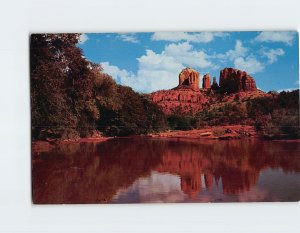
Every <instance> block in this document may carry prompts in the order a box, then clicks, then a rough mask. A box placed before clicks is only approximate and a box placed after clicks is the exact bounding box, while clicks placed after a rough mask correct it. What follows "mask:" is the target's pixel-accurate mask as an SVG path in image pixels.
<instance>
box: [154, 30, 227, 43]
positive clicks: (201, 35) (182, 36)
mask: <svg viewBox="0 0 300 233" xmlns="http://www.w3.org/2000/svg"><path fill="white" fill-rule="evenodd" d="M228 35H229V34H228V33H224V32H198V33H188V32H155V33H153V35H152V37H151V39H152V40H164V41H172V42H179V41H188V42H195V43H208V42H210V41H212V40H213V39H214V38H215V37H225V36H228Z"/></svg>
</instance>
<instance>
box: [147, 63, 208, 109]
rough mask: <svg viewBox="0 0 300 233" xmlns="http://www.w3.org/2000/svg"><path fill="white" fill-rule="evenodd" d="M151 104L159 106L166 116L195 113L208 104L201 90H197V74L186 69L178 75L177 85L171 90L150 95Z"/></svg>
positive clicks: (192, 70)
mask: <svg viewBox="0 0 300 233" xmlns="http://www.w3.org/2000/svg"><path fill="white" fill-rule="evenodd" d="M150 98H151V99H152V101H153V102H155V103H157V104H158V105H160V106H161V107H162V109H163V111H164V112H165V113H166V114H172V113H178V112H191V113H195V112H198V111H200V110H201V109H202V106H203V104H205V103H207V102H208V99H207V97H206V95H205V94H204V92H203V90H200V88H199V72H198V71H196V70H194V69H191V68H186V69H183V70H182V71H181V72H180V74H179V85H178V86H177V87H175V88H173V89H171V90H162V91H157V92H153V93H151V94H150Z"/></svg>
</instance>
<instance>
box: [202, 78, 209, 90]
mask: <svg viewBox="0 0 300 233" xmlns="http://www.w3.org/2000/svg"><path fill="white" fill-rule="evenodd" d="M202 87H203V89H209V88H210V76H209V74H205V75H204V76H203V80H202Z"/></svg>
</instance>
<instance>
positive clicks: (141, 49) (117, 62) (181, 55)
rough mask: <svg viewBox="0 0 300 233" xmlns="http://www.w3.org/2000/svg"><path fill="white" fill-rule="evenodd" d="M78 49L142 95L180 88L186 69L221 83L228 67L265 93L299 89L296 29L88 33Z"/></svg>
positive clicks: (117, 80)
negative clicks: (245, 74)
mask: <svg viewBox="0 0 300 233" xmlns="http://www.w3.org/2000/svg"><path fill="white" fill-rule="evenodd" d="M78 46H79V47H80V48H81V49H82V50H83V53H84V55H85V57H86V58H87V59H88V60H90V61H92V62H95V63H100V64H101V65H102V67H103V69H104V72H106V73H108V74H110V75H111V76H112V77H113V78H114V79H115V80H116V82H117V83H119V84H122V85H126V86H130V87H132V88H133V89H134V90H136V91H139V92H144V93H149V92H152V91H156V90H161V89H170V88H173V87H175V86H177V85H178V74H179V72H180V71H181V70H182V69H183V68H184V67H187V66H189V67H192V68H194V69H196V70H198V71H199V72H200V74H201V77H202V76H203V75H204V74H205V73H210V76H211V77H214V76H215V77H217V81H219V74H220V70H222V69H223V68H225V67H234V68H237V69H241V70H245V71H247V72H248V73H249V74H250V75H251V76H252V77H254V79H255V81H256V84H257V86H258V87H259V88H260V89H262V90H263V91H271V90H277V91H280V90H292V89H296V88H298V87H299V61H298V59H299V58H298V54H299V52H298V51H299V47H298V46H299V45H298V33H297V32H294V31H264V32H194V33H193V32H155V33H91V34H89V33H87V34H82V35H81V38H80V43H79V44H78Z"/></svg>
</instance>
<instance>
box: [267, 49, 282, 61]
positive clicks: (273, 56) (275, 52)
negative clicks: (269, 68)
mask: <svg viewBox="0 0 300 233" xmlns="http://www.w3.org/2000/svg"><path fill="white" fill-rule="evenodd" d="M262 54H263V56H265V57H267V58H268V64H273V63H274V62H276V61H277V60H278V57H279V56H283V55H284V50H283V49H281V48H278V49H270V50H263V51H262Z"/></svg>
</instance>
